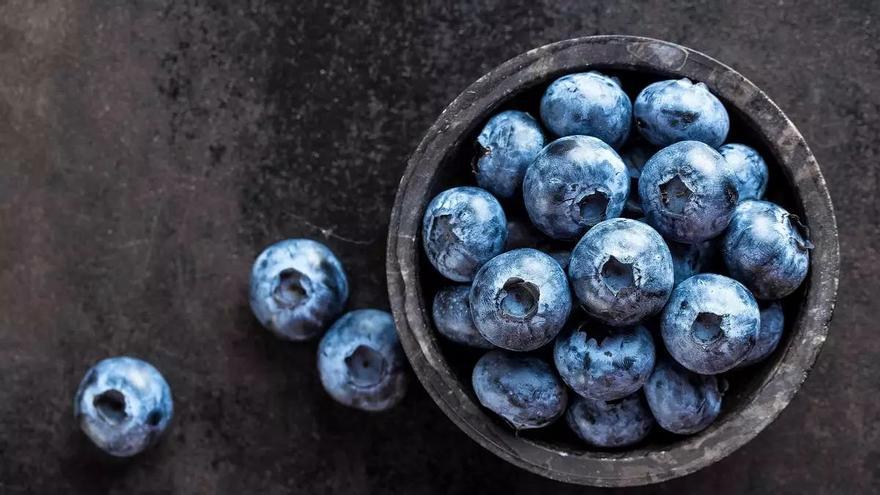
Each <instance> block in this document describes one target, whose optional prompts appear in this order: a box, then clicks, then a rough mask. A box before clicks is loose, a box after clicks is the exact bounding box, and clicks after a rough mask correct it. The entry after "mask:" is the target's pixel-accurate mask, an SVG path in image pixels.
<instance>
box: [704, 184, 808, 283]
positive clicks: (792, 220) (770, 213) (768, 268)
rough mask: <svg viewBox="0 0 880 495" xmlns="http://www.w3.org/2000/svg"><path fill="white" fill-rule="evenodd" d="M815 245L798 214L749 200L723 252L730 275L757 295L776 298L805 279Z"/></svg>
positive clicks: (737, 216)
mask: <svg viewBox="0 0 880 495" xmlns="http://www.w3.org/2000/svg"><path fill="white" fill-rule="evenodd" d="M811 249H813V244H812V243H811V242H810V241H809V239H807V237H806V228H805V227H803V226H802V225H801V223H800V221H799V219H798V218H797V216H795V215H792V214H790V213H789V212H787V211H785V210H784V209H782V208H781V207H779V206H777V205H775V204H773V203H770V202H767V201H758V200H748V201H743V202H742V203H740V204H739V206H737V207H736V212H735V213H734V214H733V218H732V219H731V221H730V226H729V227H728V229H727V232H726V233H725V235H724V241H723V244H722V248H721V254H722V257H723V258H724V264H725V265H727V269H728V271H729V272H730V275H731V276H732V277H733V278H735V279H737V280H739V281H740V282H742V283H743V284H745V286H746V287H748V288H749V289H750V290H751V291H752V293H754V295H755V297H757V298H758V299H764V300H775V299H782V298H783V297H785V296H787V295H789V294H791V293H792V292H794V291H795V290H797V288H798V287H800V285H801V283H803V281H804V279H805V278H806V277H807V272H808V270H809V268H810V250H811Z"/></svg>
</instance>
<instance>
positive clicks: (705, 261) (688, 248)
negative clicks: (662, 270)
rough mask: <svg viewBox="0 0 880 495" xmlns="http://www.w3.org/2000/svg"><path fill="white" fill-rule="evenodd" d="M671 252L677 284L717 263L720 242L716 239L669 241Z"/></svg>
mask: <svg viewBox="0 0 880 495" xmlns="http://www.w3.org/2000/svg"><path fill="white" fill-rule="evenodd" d="M666 245H667V246H669V253H670V254H672V271H673V273H674V274H675V285H678V284H680V283H682V282H684V281H685V280H687V279H689V278H691V277H693V276H694V275H696V274H698V273H703V272H705V271H708V270H709V269H710V268H712V267H713V265H714V263H715V255H716V249H717V245H718V242H716V241H715V240H714V239H713V240H709V241H703V242H698V243H696V244H682V243H680V242H673V241H669V242H667V243H666Z"/></svg>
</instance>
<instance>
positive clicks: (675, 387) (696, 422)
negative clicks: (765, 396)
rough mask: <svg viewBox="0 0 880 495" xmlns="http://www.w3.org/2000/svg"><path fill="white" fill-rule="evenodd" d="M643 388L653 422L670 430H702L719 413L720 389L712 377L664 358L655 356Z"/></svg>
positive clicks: (688, 433) (684, 432)
mask: <svg viewBox="0 0 880 495" xmlns="http://www.w3.org/2000/svg"><path fill="white" fill-rule="evenodd" d="M644 390H645V399H647V402H648V407H650V409H651V413H652V414H653V415H654V419H655V420H656V421H657V424H659V425H660V427H661V428H663V429H664V430H666V431H671V432H672V433H677V434H679V435H690V434H693V433H697V432H699V431H702V430H704V429H706V427H707V426H709V425H710V424H712V422H713V421H715V418H717V417H718V413H719V412H721V392H719V390H718V381H717V380H716V378H715V377H714V376H711V375H698V374H696V373H692V372H690V371H688V370H686V369H684V368H682V367H681V366H680V365H678V364H677V363H675V362H673V361H672V360H671V359H668V358H665V357H664V358H659V359H657V364H656V366H654V372H653V373H651V377H650V378H648V383H646V384H645V388H644Z"/></svg>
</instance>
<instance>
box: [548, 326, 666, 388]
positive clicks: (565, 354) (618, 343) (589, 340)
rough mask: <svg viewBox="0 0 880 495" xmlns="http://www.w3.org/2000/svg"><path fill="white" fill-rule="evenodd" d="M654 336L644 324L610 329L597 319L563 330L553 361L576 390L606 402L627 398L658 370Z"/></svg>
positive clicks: (558, 339)
mask: <svg viewBox="0 0 880 495" xmlns="http://www.w3.org/2000/svg"><path fill="white" fill-rule="evenodd" d="M654 359H655V355H654V339H653V338H652V337H651V333H650V332H649V331H648V330H647V329H646V328H645V327H643V326H640V325H639V326H633V327H625V328H610V327H607V326H605V325H602V324H599V323H593V322H587V323H583V324H581V325H578V326H575V327H573V328H572V329H569V330H565V331H563V332H562V333H561V334H560V335H559V337H558V338H557V339H556V344H555V347H554V349H553V360H554V362H555V364H556V369H557V370H558V371H559V376H560V377H562V381H564V382H565V383H566V384H567V385H568V386H569V387H571V389H572V390H574V391H575V392H577V393H578V394H579V395H581V396H583V397H586V398H588V399H597V400H602V401H608V400H615V399H620V398H622V397H626V396H628V395H630V394H632V393H634V392H636V391H637V390H639V389H640V388H642V385H644V384H645V382H646V381H647V380H648V376H650V375H651V370H653V369H654Z"/></svg>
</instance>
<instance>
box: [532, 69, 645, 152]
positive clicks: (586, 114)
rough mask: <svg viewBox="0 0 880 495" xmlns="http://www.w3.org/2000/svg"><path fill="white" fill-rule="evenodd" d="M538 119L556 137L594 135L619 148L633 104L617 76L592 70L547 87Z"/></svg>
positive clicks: (627, 129)
mask: <svg viewBox="0 0 880 495" xmlns="http://www.w3.org/2000/svg"><path fill="white" fill-rule="evenodd" d="M541 120H542V121H543V122H544V125H545V126H547V128H548V129H550V131H551V132H553V133H554V134H556V135H557V136H572V135H584V136H593V137H596V138H598V139H601V140H602V141H604V142H606V143H608V145H609V146H611V147H614V148H618V147H620V145H622V144H623V142H624V141H625V140H626V137H627V136H628V135H629V128H630V124H631V122H632V103H631V102H630V101H629V97H628V96H627V95H626V93H624V92H623V89H621V87H620V81H618V80H617V78H614V77H608V76H605V75H603V74H600V73H598V72H595V71H591V72H584V73H580V74H569V75H567V76H563V77H560V78H559V79H557V80H555V81H553V83H551V84H550V86H549V87H548V88H547V91H546V92H545V93H544V96H543V97H542V98H541Z"/></svg>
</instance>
